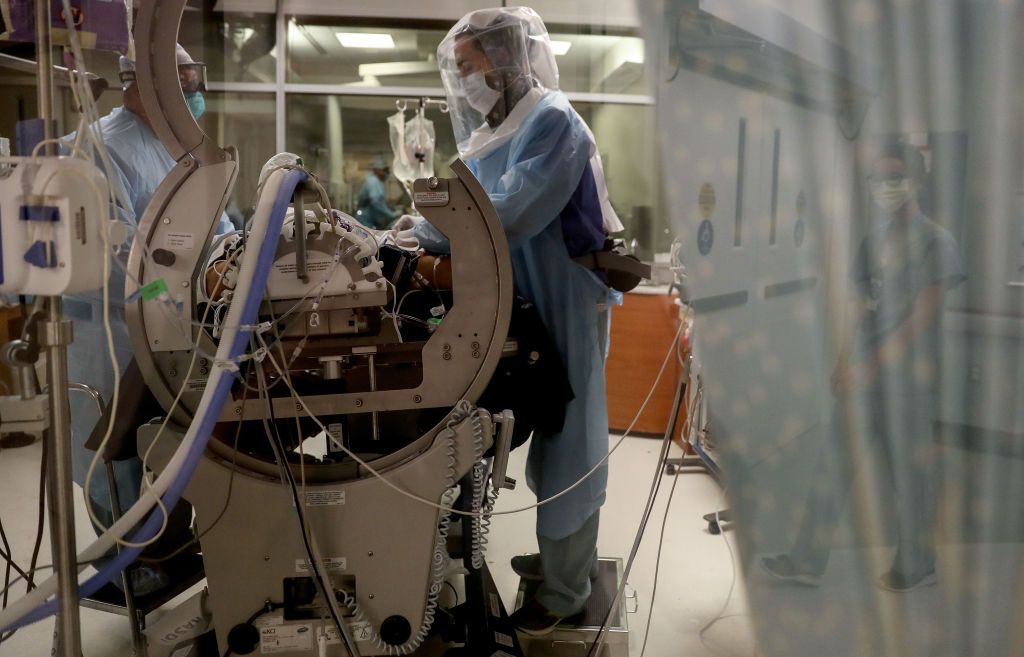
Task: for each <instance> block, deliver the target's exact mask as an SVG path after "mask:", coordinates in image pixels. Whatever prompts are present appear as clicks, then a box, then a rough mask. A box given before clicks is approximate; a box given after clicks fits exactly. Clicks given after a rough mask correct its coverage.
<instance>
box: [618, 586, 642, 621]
mask: <svg viewBox="0 0 1024 657" xmlns="http://www.w3.org/2000/svg"><path fill="white" fill-rule="evenodd" d="M622 599H623V600H625V601H626V613H627V614H635V613H636V612H638V611H640V596H639V595H638V594H637V592H636V589H634V588H633V587H632V586H630V585H629V584H626V588H625V589H624V593H623V596H622ZM630 602H632V603H633V606H632V608H630V605H629V603H630Z"/></svg>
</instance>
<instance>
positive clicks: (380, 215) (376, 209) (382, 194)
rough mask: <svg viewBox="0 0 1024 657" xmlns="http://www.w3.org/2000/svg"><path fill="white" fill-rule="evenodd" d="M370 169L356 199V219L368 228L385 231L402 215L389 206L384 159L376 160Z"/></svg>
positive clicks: (386, 171) (378, 158)
mask: <svg viewBox="0 0 1024 657" xmlns="http://www.w3.org/2000/svg"><path fill="white" fill-rule="evenodd" d="M370 169H371V171H370V173H369V174H367V176H366V181H365V182H364V183H363V186H362V187H361V188H360V189H359V195H358V196H357V197H356V207H357V210H356V218H358V219H359V221H360V222H362V224H363V225H364V226H366V227H367V228H373V229H375V230H385V229H387V228H390V227H391V224H392V223H394V221H395V219H398V217H399V216H401V214H402V213H401V212H399V211H398V210H394V209H392V208H391V206H390V205H388V195H387V188H386V187H385V186H384V183H385V182H386V181H387V179H388V165H387V164H385V163H384V158H383V157H379V156H378V157H376V158H374V160H373V162H372V163H371V164H370Z"/></svg>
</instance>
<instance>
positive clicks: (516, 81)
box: [437, 7, 558, 153]
mask: <svg viewBox="0 0 1024 657" xmlns="http://www.w3.org/2000/svg"><path fill="white" fill-rule="evenodd" d="M437 60H438V66H439V68H440V70H441V80H442V82H443V83H444V87H445V93H446V94H447V96H448V106H449V109H450V114H451V119H452V127H453V129H454V132H455V140H456V143H457V144H458V146H459V151H460V153H465V151H466V147H467V144H468V143H469V140H470V137H471V135H472V134H473V132H474V131H476V130H478V129H481V128H485V127H489V128H491V129H494V128H496V127H497V126H498V125H500V124H501V123H502V122H503V121H504V120H505V118H506V117H507V116H508V115H509V113H510V112H512V110H513V109H514V108H515V106H516V104H517V103H518V101H519V100H520V99H521V98H522V97H523V96H525V95H526V94H527V93H529V92H530V90H531V89H535V88H540V89H551V90H553V89H557V88H558V69H557V66H556V65H555V60H554V53H553V52H552V50H551V41H550V39H549V38H548V34H547V30H546V28H545V27H544V23H543V22H542V21H541V19H540V17H539V16H538V15H537V14H536V13H535V12H534V11H533V10H531V9H527V8H522V7H520V8H512V9H488V10H481V11H477V12H473V13H471V14H469V15H467V16H466V17H464V18H463V19H462V20H460V21H459V22H458V23H457V24H456V25H455V27H453V28H452V29H451V31H449V32H448V35H447V36H446V37H445V38H444V40H443V41H442V42H441V45H440V46H438V49H437Z"/></svg>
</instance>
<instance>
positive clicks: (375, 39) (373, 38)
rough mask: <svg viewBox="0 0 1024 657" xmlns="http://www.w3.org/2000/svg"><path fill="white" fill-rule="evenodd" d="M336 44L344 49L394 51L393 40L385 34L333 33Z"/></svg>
mask: <svg viewBox="0 0 1024 657" xmlns="http://www.w3.org/2000/svg"><path fill="white" fill-rule="evenodd" d="M335 36H337V37H338V42H339V43H341V45H342V46H344V47H346V48H375V49H378V50H386V49H394V47H395V40H394V39H392V38H391V35H390V34H387V33H386V32H335Z"/></svg>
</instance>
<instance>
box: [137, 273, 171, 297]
mask: <svg viewBox="0 0 1024 657" xmlns="http://www.w3.org/2000/svg"><path fill="white" fill-rule="evenodd" d="M166 291H167V282H166V281H165V280H164V279H162V278H158V279H156V280H155V281H153V282H152V283H150V284H149V285H145V286H143V287H142V290H141V292H142V300H143V301H152V300H153V299H156V298H157V297H159V296H160V295H161V294H163V293H164V292H166Z"/></svg>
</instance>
